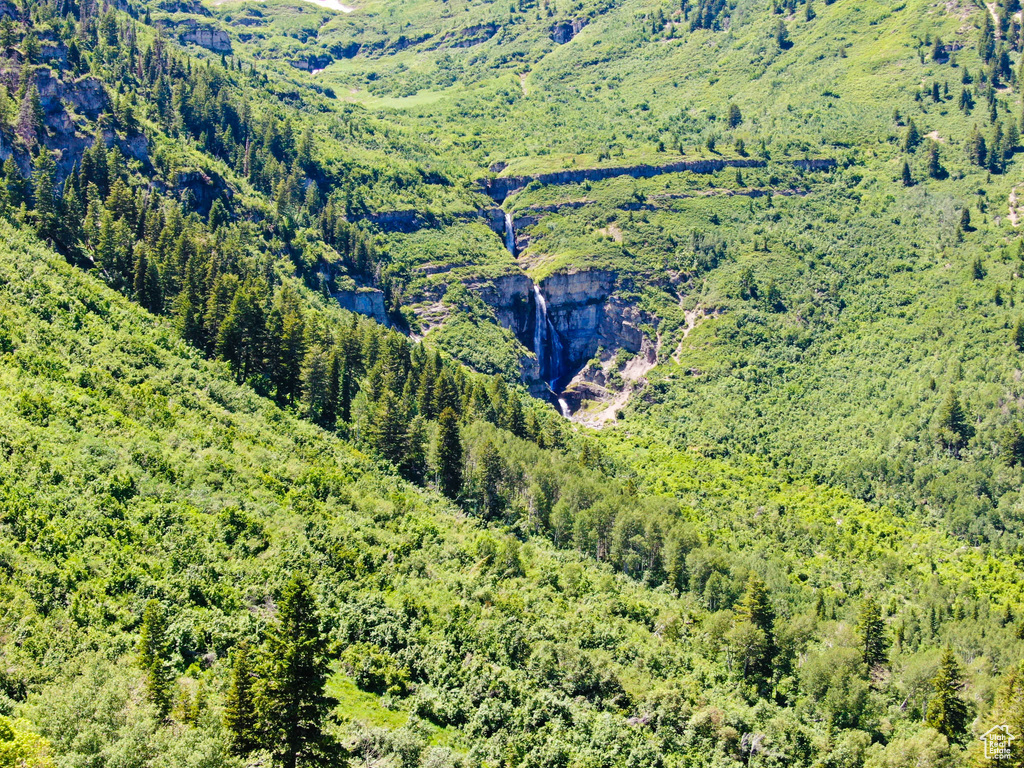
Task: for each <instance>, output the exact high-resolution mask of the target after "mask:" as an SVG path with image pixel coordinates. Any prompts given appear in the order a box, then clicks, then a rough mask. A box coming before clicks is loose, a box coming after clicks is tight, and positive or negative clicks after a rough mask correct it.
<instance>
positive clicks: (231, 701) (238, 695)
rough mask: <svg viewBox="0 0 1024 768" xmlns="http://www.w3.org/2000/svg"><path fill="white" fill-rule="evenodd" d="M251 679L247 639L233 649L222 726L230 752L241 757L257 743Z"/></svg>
mask: <svg viewBox="0 0 1024 768" xmlns="http://www.w3.org/2000/svg"><path fill="white" fill-rule="evenodd" d="M254 681H255V673H254V671H253V668H252V658H251V655H250V651H249V643H248V642H246V641H245V640H243V641H242V642H240V643H239V644H238V648H236V649H235V654H234V664H233V665H232V667H231V683H230V685H229V687H228V691H227V695H226V697H225V700H224V728H225V729H226V730H227V732H228V738H229V745H230V750H231V753H232V754H233V755H237V756H238V757H244V756H245V755H247V754H248V753H249V752H252V751H253V750H254V749H256V748H257V747H258V746H259V732H258V729H257V723H258V721H257V717H256V702H255V699H254V696H253V683H254Z"/></svg>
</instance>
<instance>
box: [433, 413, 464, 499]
mask: <svg viewBox="0 0 1024 768" xmlns="http://www.w3.org/2000/svg"><path fill="white" fill-rule="evenodd" d="M437 480H438V487H439V488H440V490H441V493H443V494H444V495H445V496H447V497H448V498H449V499H457V498H458V497H459V494H460V493H462V437H461V435H460V434H459V417H458V416H456V415H455V411H454V410H452V409H451V408H445V409H444V410H443V411H442V412H441V415H440V416H439V417H438V419H437Z"/></svg>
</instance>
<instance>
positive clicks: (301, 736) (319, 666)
mask: <svg viewBox="0 0 1024 768" xmlns="http://www.w3.org/2000/svg"><path fill="white" fill-rule="evenodd" d="M324 645H325V644H324V639H323V637H322V636H321V633H320V621H319V618H318V617H317V610H316V603H315V601H314V598H313V594H312V590H311V588H310V585H309V582H308V581H307V579H306V578H305V577H304V576H302V575H300V574H297V575H295V576H293V577H292V579H291V580H290V581H289V582H288V584H287V585H286V586H285V588H284V592H283V594H282V595H281V600H280V603H279V605H278V614H277V620H276V622H275V624H274V627H273V629H272V630H271V633H270V637H269V638H268V640H267V648H266V651H265V654H266V668H265V669H264V670H263V674H262V675H261V678H260V685H259V687H258V689H257V692H256V701H257V711H258V712H259V721H260V727H261V731H262V737H263V738H262V739H261V741H262V743H263V744H264V745H265V746H266V747H267V749H269V750H270V751H271V753H272V754H273V757H274V764H275V765H277V766H281V768H297V766H311V765H320V764H323V763H324V762H325V758H326V757H327V756H328V753H329V751H330V746H331V745H330V742H329V740H328V738H327V736H326V735H325V734H324V732H323V723H324V718H325V717H326V716H327V714H328V712H329V711H330V708H331V705H332V700H331V699H330V698H328V697H327V696H326V695H325V693H324V686H325V685H326V683H327V676H328V672H329V670H328V666H327V662H326V657H325V648H324Z"/></svg>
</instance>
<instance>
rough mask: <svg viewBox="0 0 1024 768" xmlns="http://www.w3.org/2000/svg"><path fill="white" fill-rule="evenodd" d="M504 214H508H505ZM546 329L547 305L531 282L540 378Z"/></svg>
mask: <svg viewBox="0 0 1024 768" xmlns="http://www.w3.org/2000/svg"><path fill="white" fill-rule="evenodd" d="M505 215H506V216H507V215H508V214H505ZM547 329H548V305H547V304H546V303H545V301H544V294H542V293H541V292H540V286H539V285H537V284H536V283H534V284H533V354H535V355H536V356H537V364H538V366H539V369H540V370H539V373H540V375H541V378H543V377H544V363H545V362H546V360H545V355H544V333H545V331H547Z"/></svg>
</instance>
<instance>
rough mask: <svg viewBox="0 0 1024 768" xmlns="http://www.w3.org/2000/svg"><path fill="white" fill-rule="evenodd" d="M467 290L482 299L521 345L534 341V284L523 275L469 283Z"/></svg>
mask: <svg viewBox="0 0 1024 768" xmlns="http://www.w3.org/2000/svg"><path fill="white" fill-rule="evenodd" d="M465 286H466V288H468V289H469V290H470V291H472V292H473V293H475V294H476V295H478V296H479V297H480V298H481V299H483V301H484V303H485V304H487V305H488V306H489V307H490V308H491V309H493V310H494V316H495V317H496V318H497V319H498V322H499V323H501V325H502V326H503V327H505V328H508V329H509V330H510V331H512V333H514V334H515V335H516V338H518V339H519V341H521V342H522V343H523V345H524V346H526V347H530V346H531V344H532V342H533V323H534V317H535V312H534V308H533V281H532V280H531V279H530V278H529V277H527V276H526V275H525V274H523V273H519V274H511V275H502V276H501V277H496V278H493V279H490V280H470V281H467V282H466V283H465Z"/></svg>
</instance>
